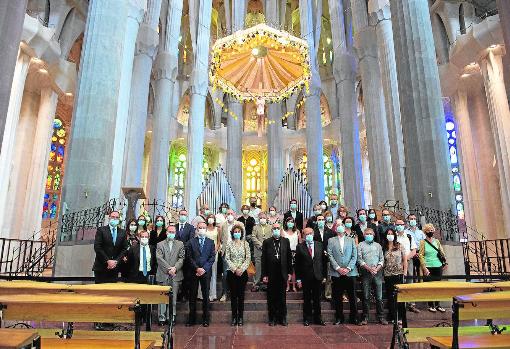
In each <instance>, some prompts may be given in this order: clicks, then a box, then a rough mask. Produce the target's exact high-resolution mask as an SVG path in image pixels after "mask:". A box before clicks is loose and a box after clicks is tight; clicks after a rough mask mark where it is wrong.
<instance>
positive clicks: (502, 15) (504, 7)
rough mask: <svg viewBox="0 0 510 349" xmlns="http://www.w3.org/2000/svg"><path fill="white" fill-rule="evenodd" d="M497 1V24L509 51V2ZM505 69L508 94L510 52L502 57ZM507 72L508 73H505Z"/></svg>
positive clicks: (509, 85) (509, 90) (508, 91)
mask: <svg viewBox="0 0 510 349" xmlns="http://www.w3.org/2000/svg"><path fill="white" fill-rule="evenodd" d="M496 1H497V3H498V13H499V25H500V26H501V29H502V31H503V39H504V40H505V47H506V48H507V51H510V48H509V47H510V2H509V1H507V0H496ZM503 65H504V66H505V67H506V70H505V74H506V75H505V83H506V93H507V94H510V54H506V55H505V56H504V57H503ZM507 72H508V73H507Z"/></svg>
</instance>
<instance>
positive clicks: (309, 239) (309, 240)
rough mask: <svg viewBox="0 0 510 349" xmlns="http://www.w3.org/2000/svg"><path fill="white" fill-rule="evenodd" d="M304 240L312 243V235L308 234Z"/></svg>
mask: <svg viewBox="0 0 510 349" xmlns="http://www.w3.org/2000/svg"><path fill="white" fill-rule="evenodd" d="M305 240H306V242H308V243H310V242H312V241H313V235H312V234H308V235H307V236H305Z"/></svg>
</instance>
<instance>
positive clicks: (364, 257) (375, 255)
mask: <svg viewBox="0 0 510 349" xmlns="http://www.w3.org/2000/svg"><path fill="white" fill-rule="evenodd" d="M365 264H368V265H369V266H371V267H375V266H376V265H381V266H383V265H384V255H383V251H382V247H381V245H379V244H378V243H377V242H372V243H368V242H366V241H362V242H360V243H359V244H358V265H359V266H360V267H362V266H364V265H365Z"/></svg>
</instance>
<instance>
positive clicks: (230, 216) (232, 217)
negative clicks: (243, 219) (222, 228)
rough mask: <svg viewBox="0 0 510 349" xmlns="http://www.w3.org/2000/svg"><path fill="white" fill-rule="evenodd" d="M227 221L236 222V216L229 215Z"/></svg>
mask: <svg viewBox="0 0 510 349" xmlns="http://www.w3.org/2000/svg"><path fill="white" fill-rule="evenodd" d="M227 221H229V222H232V221H234V216H232V215H231V214H229V215H228V216H227Z"/></svg>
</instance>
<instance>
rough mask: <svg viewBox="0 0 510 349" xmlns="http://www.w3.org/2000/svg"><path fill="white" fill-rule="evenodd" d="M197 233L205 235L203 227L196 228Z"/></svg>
mask: <svg viewBox="0 0 510 349" xmlns="http://www.w3.org/2000/svg"><path fill="white" fill-rule="evenodd" d="M198 235H199V236H204V235H205V229H204V228H201V229H198Z"/></svg>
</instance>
